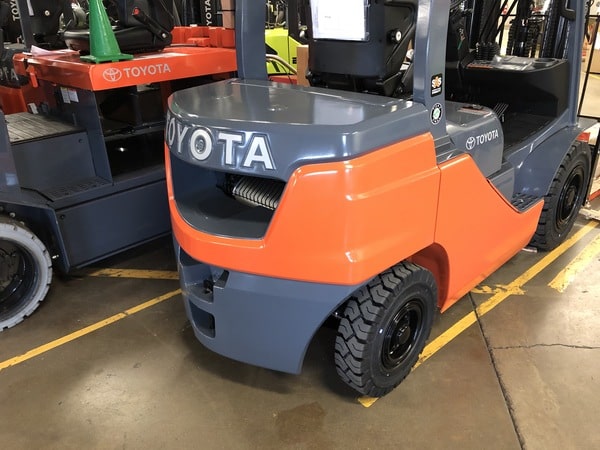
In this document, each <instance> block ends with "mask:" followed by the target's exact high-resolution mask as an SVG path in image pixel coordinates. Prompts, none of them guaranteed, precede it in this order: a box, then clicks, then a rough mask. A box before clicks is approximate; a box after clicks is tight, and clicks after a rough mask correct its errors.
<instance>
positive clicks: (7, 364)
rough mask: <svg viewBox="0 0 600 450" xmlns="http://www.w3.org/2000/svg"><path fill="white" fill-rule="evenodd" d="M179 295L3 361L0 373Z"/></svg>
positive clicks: (168, 295) (166, 296) (156, 300)
mask: <svg viewBox="0 0 600 450" xmlns="http://www.w3.org/2000/svg"><path fill="white" fill-rule="evenodd" d="M179 294H181V289H176V290H174V291H171V292H167V293H166V294H164V295H161V296H159V297H155V298H153V299H151V300H148V301H147V302H144V303H142V304H140V305H137V306H134V307H132V308H129V309H126V310H125V311H123V312H120V313H118V314H115V315H114V316H111V317H108V318H106V319H104V320H101V321H99V322H96V323H94V324H92V325H89V326H87V327H85V328H82V329H80V330H77V331H74V332H73V333H71V334H68V335H66V336H63V337H61V338H58V339H55V340H54V341H52V342H48V343H47V344H44V345H40V346H39V347H36V348H34V349H31V350H29V351H28V352H26V353H23V354H22V355H19V356H15V357H14V358H10V359H7V360H6V361H2V362H0V372H1V371H2V370H4V369H6V368H8V367H11V366H16V365H17V364H21V363H22V362H24V361H27V360H29V359H31V358H34V357H36V356H39V355H41V354H42V353H46V352H48V351H50V350H52V349H55V348H57V347H60V346H61V345H64V344H67V343H69V342H71V341H74V340H75V339H78V338H80V337H82V336H85V335H86V334H90V333H92V332H94V331H96V330H99V329H100V328H104V327H105V326H107V325H110V324H111V323H115V322H118V321H119V320H121V319H125V318H126V317H129V316H131V315H133V314H136V313H138V312H140V311H143V310H144V309H147V308H150V307H151V306H154V305H156V304H158V303H161V302H164V301H165V300H168V299H170V298H172V297H175V296H176V295H179Z"/></svg>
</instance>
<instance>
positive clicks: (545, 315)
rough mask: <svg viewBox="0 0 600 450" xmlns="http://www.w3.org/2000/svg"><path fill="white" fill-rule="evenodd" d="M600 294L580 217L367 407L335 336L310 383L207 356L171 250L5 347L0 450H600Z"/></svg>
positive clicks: (91, 275) (24, 328)
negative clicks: (338, 367) (351, 382)
mask: <svg viewBox="0 0 600 450" xmlns="http://www.w3.org/2000/svg"><path fill="white" fill-rule="evenodd" d="M592 207H593V209H595V210H600V199H598V200H595V202H594V203H593V204H592ZM599 286H600V223H599V222H597V221H594V220H588V219H586V218H584V217H583V216H580V217H579V218H578V222H577V224H576V226H575V227H574V229H573V231H572V233H571V235H570V237H569V239H568V240H567V241H566V242H565V243H564V244H563V245H561V246H560V247H559V248H558V249H556V250H555V251H553V252H550V253H535V252H530V251H525V250H524V251H522V252H521V253H519V254H518V255H517V256H515V257H514V258H513V259H512V260H510V261H509V262H508V263H507V264H506V265H504V266H503V267H502V268H501V269H499V270H498V271H497V272H496V273H494V274H493V275H492V276H490V277H489V278H488V279H486V280H485V281H484V282H483V283H481V285H479V286H478V287H477V288H476V289H474V290H473V291H472V292H471V293H470V294H469V295H467V296H465V297H464V298H463V299H462V300H461V301H459V302H458V303H457V304H456V305H454V306H453V307H452V308H450V310H448V311H447V312H445V313H444V314H438V315H437V317H436V319H435V324H434V330H433V333H432V337H431V339H430V343H429V345H428V346H427V347H426V351H425V354H426V355H425V357H424V358H422V360H421V361H420V364H419V365H418V367H417V368H416V369H415V370H414V371H413V373H412V374H411V375H410V376H409V377H408V378H407V379H406V380H405V381H404V382H403V383H402V384H401V385H400V386H399V387H398V388H397V389H395V390H394V391H393V392H392V393H390V394H389V395H387V396H386V397H384V398H381V399H369V398H361V397H359V396H358V395H356V394H355V393H354V392H353V391H352V390H351V389H349V388H347V387H346V386H345V385H343V384H342V383H341V382H340V381H338V378H337V375H336V372H335V367H334V365H333V362H332V352H333V338H334V335H335V331H334V330H333V329H331V328H327V327H324V328H323V329H322V330H321V331H320V332H319V333H318V334H317V336H316V337H315V339H314V341H313V343H312V345H311V347H310V349H309V352H308V356H307V359H306V361H305V364H304V370H303V373H302V374H301V375H299V376H293V375H286V374H281V373H277V372H273V371H269V370H265V369H261V368H256V367H252V366H248V365H245V364H241V363H238V362H235V361H231V360H228V359H226V358H223V357H221V356H219V355H216V354H214V353H212V352H210V351H209V350H207V349H205V348H204V347H203V346H202V345H201V344H200V343H199V342H197V341H196V339H195V338H194V336H193V332H192V330H191V328H190V325H189V323H188V322H187V320H186V317H185V314H184V308H183V304H182V300H181V296H180V295H179V283H178V280H177V274H176V272H175V264H174V256H173V251H172V245H171V241H170V238H164V239H160V240H158V241H156V242H153V243H151V244H148V245H146V246H143V247H142V248H138V249H135V250H132V251H129V252H127V253H124V254H121V255H119V256H117V257H114V258H111V259H109V260H105V261H102V262H101V263H99V264H96V265H94V266H93V267H90V268H87V269H85V270H81V271H79V272H77V273H75V274H73V276H70V277H68V278H65V277H62V278H59V277H56V278H55V281H54V282H53V285H52V288H51V290H50V293H49V295H48V297H47V299H46V301H45V302H44V304H43V305H42V306H41V307H40V308H39V310H38V311H37V312H36V313H35V314H33V316H32V317H30V318H28V319H27V320H26V321H24V322H23V323H22V324H20V325H18V326H16V327H14V328H12V329H9V330H6V331H4V332H2V333H0V446H1V447H2V448H3V449H31V448H44V449H83V448H85V449H116V448H123V449H159V448H165V449H171V448H174V449H175V448H176V449H188V448H189V449H191V448H194V449H220V448H223V449H269V448H272V449H280V448H293V449H330V448H346V449H354V448H356V449H358V448H361V449H363V448H364V449H368V448H402V449H412V448H414V449H421V448H427V449H450V448H452V449H483V448H485V449H519V448H526V449H561V450H563V449H597V448H600V430H598V427H597V418H598V417H600V402H599V401H598V399H599V398H600V376H599V375H598V374H599V373H600V357H599V354H600V353H599V352H600V303H598V301H597V298H598V296H599V293H600V292H599V289H600V288H599Z"/></svg>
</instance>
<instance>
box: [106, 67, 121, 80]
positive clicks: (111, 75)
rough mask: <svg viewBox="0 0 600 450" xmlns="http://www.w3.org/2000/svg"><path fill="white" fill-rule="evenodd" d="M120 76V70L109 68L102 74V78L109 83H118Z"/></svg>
mask: <svg viewBox="0 0 600 450" xmlns="http://www.w3.org/2000/svg"><path fill="white" fill-rule="evenodd" d="M122 76H123V74H122V73H121V70H120V69H117V68H115V67H109V68H108V69H105V70H104V72H102V78H104V79H105V80H106V81H108V82H111V83H114V82H116V81H119V80H120V79H121V77H122Z"/></svg>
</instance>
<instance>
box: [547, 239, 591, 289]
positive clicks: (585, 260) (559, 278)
mask: <svg viewBox="0 0 600 450" xmlns="http://www.w3.org/2000/svg"><path fill="white" fill-rule="evenodd" d="M599 253H600V235H599V236H596V238H595V239H594V240H593V241H592V242H590V243H589V244H588V245H586V246H585V248H584V249H583V250H582V251H581V252H580V253H579V254H578V255H577V256H576V257H575V258H573V260H572V261H571V262H570V263H569V264H568V265H567V266H566V267H565V268H564V269H563V270H561V271H560V272H559V273H558V275H556V277H554V279H553V280H552V281H551V282H550V283H548V286H550V287H551V288H552V289H556V290H557V291H558V292H564V291H565V289H567V287H569V285H570V284H571V282H572V281H573V280H574V279H575V278H576V277H577V275H579V273H580V272H581V271H582V270H583V269H585V268H586V267H587V266H588V265H589V264H590V262H591V261H592V260H593V259H594V258H596V257H597V256H598V254H599Z"/></svg>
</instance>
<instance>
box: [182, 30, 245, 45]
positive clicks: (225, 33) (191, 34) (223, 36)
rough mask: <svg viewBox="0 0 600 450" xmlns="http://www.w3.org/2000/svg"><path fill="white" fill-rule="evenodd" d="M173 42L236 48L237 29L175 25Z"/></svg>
mask: <svg viewBox="0 0 600 450" xmlns="http://www.w3.org/2000/svg"><path fill="white" fill-rule="evenodd" d="M171 35H172V36H173V44H191V45H197V46H199V47H226V48H235V31H234V30H233V29H227V28H223V27H205V26H202V27H175V28H173V30H172V31H171Z"/></svg>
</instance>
